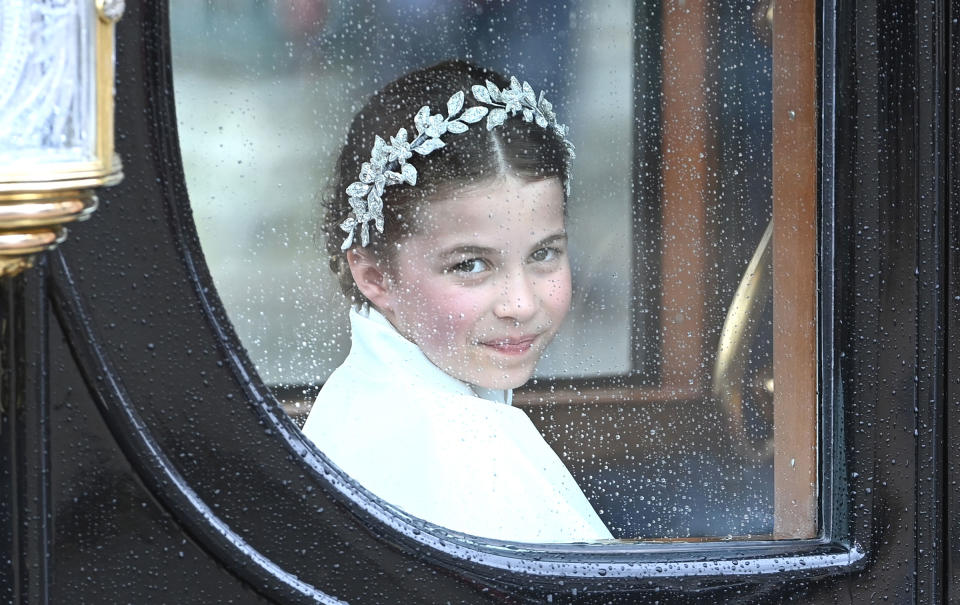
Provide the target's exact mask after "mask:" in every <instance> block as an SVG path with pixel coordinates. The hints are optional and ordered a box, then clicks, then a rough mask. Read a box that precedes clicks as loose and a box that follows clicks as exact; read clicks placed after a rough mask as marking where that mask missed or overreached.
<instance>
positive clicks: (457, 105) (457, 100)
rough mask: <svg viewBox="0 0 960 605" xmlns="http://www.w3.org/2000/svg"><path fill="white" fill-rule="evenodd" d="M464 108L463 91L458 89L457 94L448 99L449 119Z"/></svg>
mask: <svg viewBox="0 0 960 605" xmlns="http://www.w3.org/2000/svg"><path fill="white" fill-rule="evenodd" d="M461 109H463V91H462V90H458V91H457V93H456V94H455V95H453V96H452V97H450V100H448V101H447V119H448V120H449V119H450V118H453V117H455V116H456V115H457V114H458V113H460V110H461Z"/></svg>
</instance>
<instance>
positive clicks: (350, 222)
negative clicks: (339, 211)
mask: <svg viewBox="0 0 960 605" xmlns="http://www.w3.org/2000/svg"><path fill="white" fill-rule="evenodd" d="M356 226H357V219H355V218H353V217H352V216H348V217H347V219H346V220H345V221H343V222H342V223H340V228H341V229H343V230H344V231H353V228H354V227H356Z"/></svg>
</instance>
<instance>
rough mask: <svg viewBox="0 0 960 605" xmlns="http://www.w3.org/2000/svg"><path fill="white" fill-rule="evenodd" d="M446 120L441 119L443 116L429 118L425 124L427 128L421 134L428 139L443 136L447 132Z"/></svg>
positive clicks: (437, 115)
mask: <svg viewBox="0 0 960 605" xmlns="http://www.w3.org/2000/svg"><path fill="white" fill-rule="evenodd" d="M445 122H446V120H444V119H443V116H442V115H440V114H436V115H432V116H430V120H429V122H428V124H427V127H426V128H424V130H423V132H424V134H426V135H427V136H428V137H432V138H437V137H440V136H443V135H444V133H446V132H447V126H446V123H445Z"/></svg>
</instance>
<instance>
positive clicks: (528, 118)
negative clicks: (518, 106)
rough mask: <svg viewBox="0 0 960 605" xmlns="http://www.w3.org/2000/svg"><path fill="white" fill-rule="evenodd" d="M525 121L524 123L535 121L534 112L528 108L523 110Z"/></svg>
mask: <svg viewBox="0 0 960 605" xmlns="http://www.w3.org/2000/svg"><path fill="white" fill-rule="evenodd" d="M523 121H524V122H532V121H533V110H532V109H527V108H526V107H524V108H523Z"/></svg>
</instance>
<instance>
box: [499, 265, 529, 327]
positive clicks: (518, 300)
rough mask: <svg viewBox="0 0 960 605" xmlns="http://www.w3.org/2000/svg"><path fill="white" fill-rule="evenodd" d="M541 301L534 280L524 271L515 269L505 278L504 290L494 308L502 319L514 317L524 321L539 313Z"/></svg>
mask: <svg viewBox="0 0 960 605" xmlns="http://www.w3.org/2000/svg"><path fill="white" fill-rule="evenodd" d="M538 306H539V302H538V300H537V293H536V289H535V288H534V284H533V283H532V280H531V279H530V277H529V276H528V275H526V273H524V272H523V271H514V272H512V273H510V274H508V275H507V276H505V279H504V280H503V291H502V292H501V294H500V298H499V300H498V301H497V304H496V306H495V308H494V313H495V314H496V316H497V317H500V318H501V319H513V320H516V321H517V322H518V323H522V322H525V321H528V320H529V319H532V318H533V316H534V315H536V313H537V307H538Z"/></svg>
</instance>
